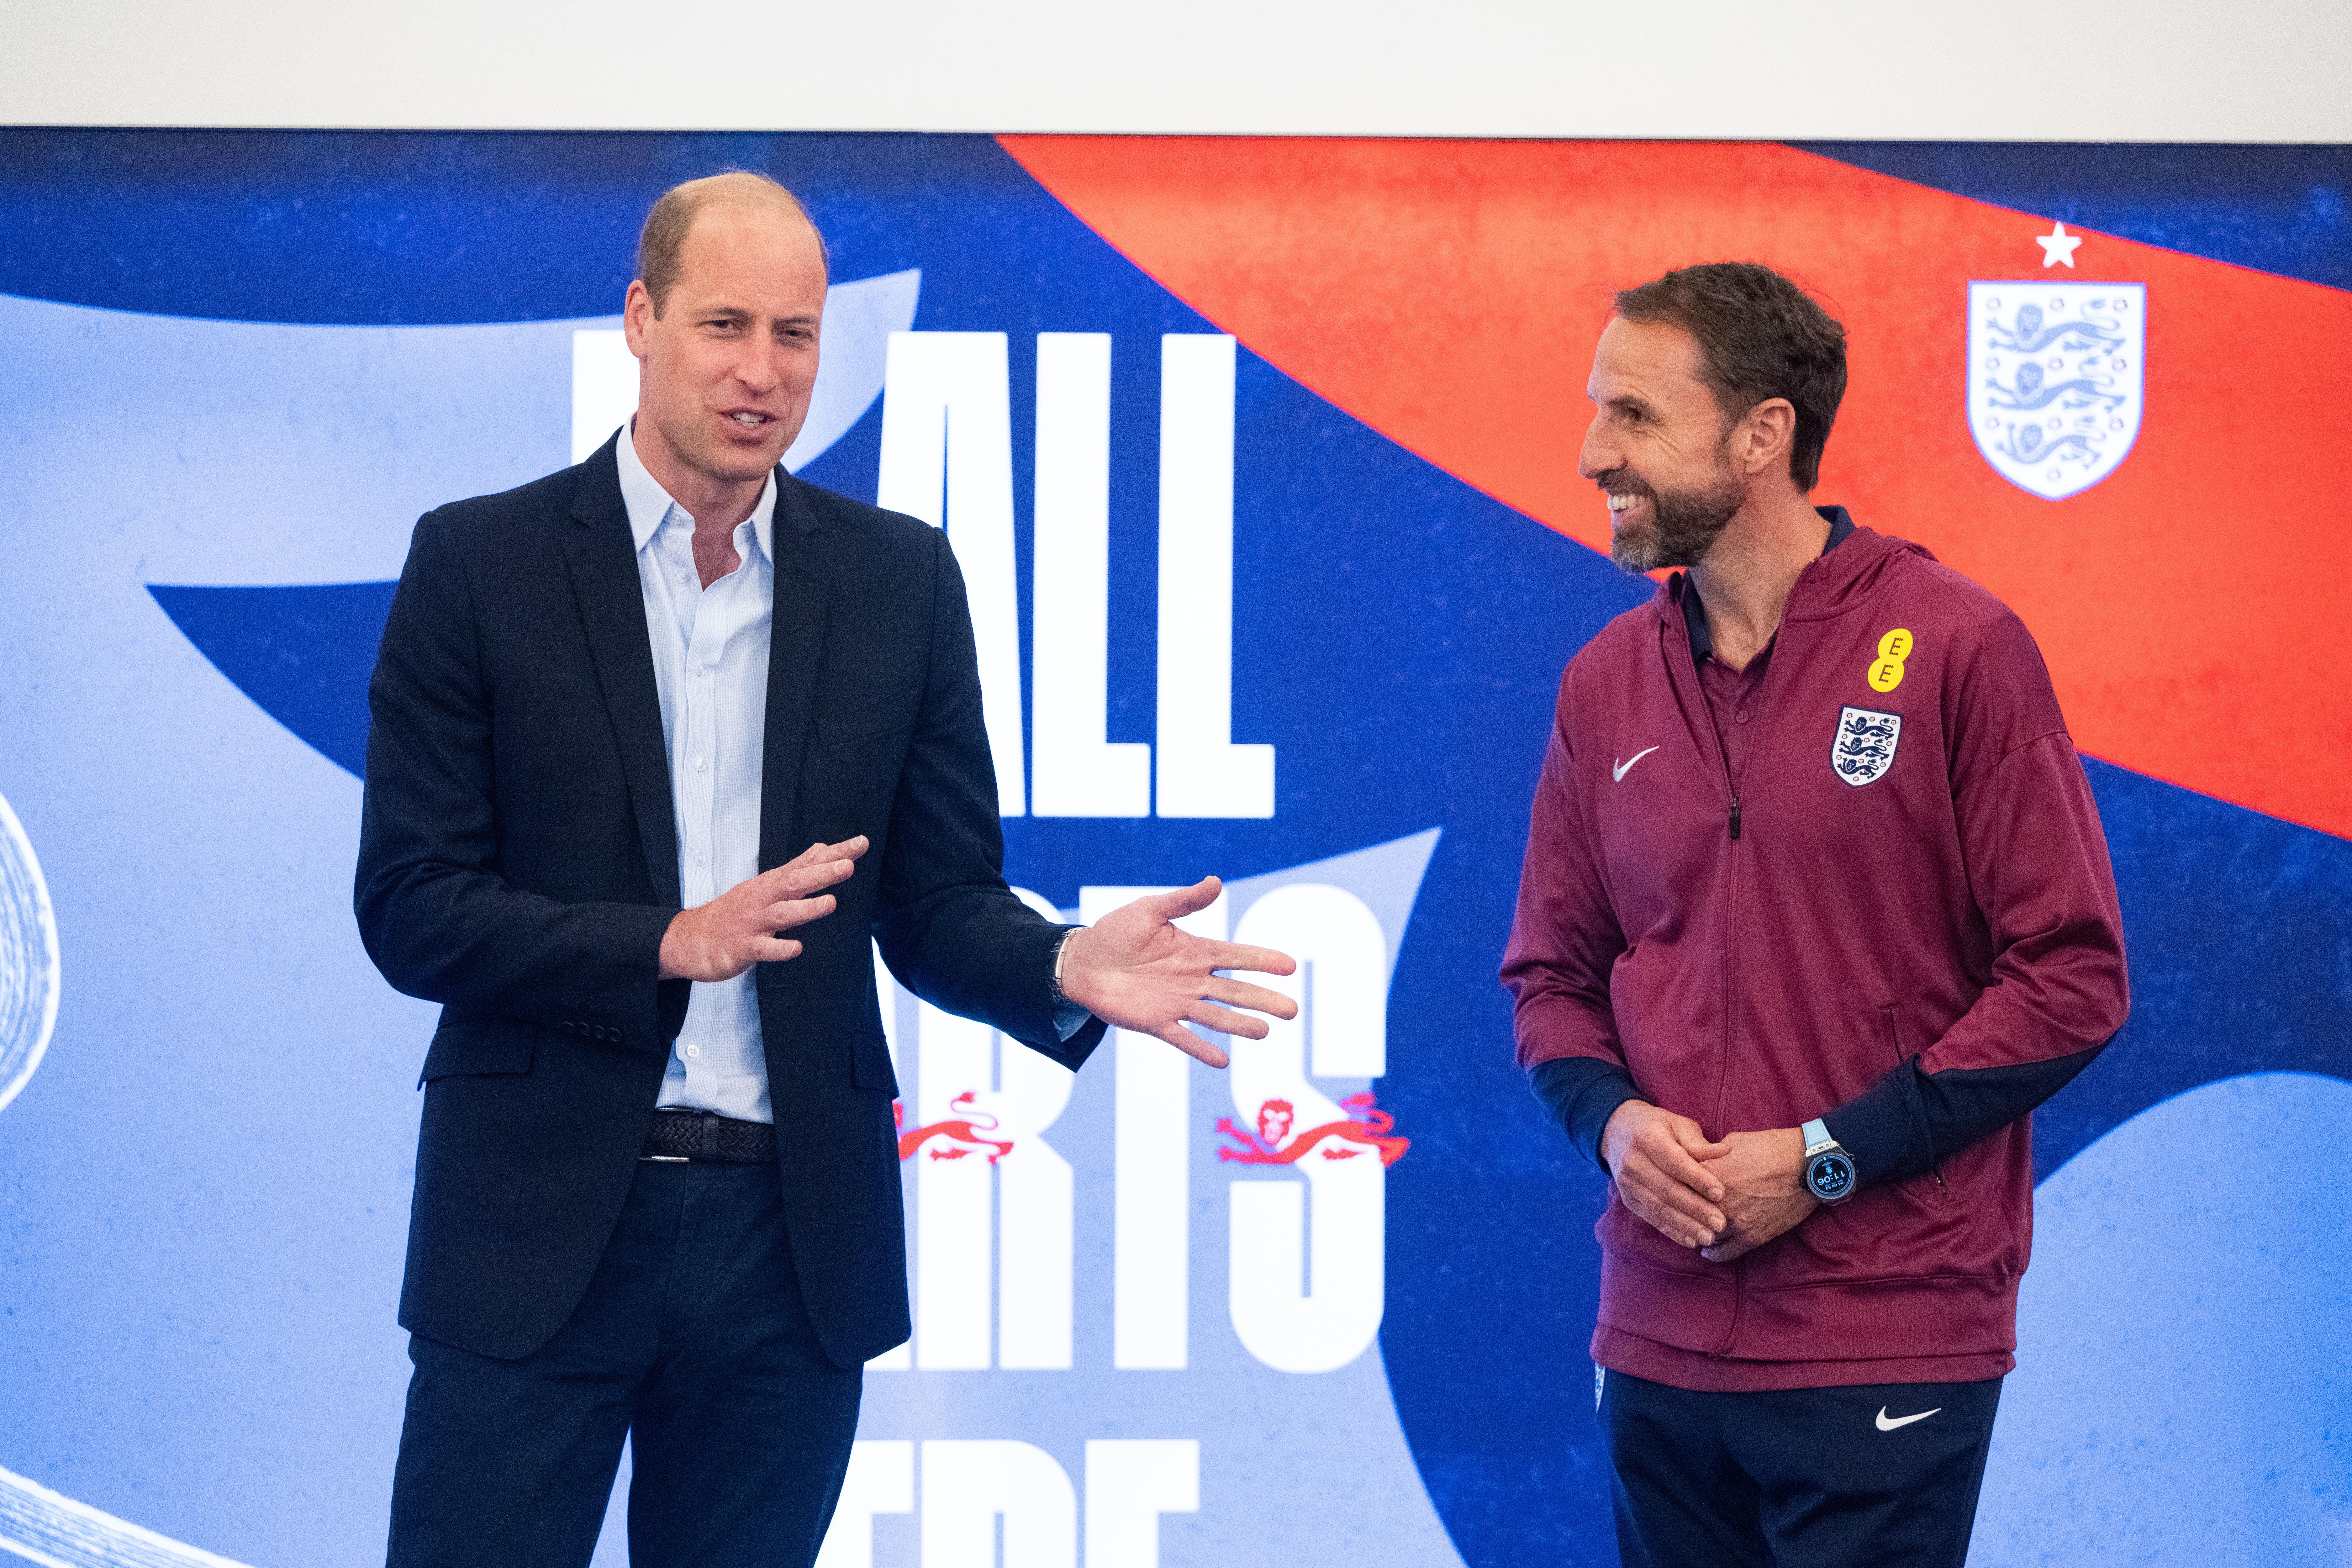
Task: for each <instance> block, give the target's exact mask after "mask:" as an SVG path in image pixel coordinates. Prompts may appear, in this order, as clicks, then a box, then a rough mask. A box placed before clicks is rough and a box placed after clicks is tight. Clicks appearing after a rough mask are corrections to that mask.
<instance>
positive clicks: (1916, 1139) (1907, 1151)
mask: <svg viewBox="0 0 2352 1568" xmlns="http://www.w3.org/2000/svg"><path fill="white" fill-rule="evenodd" d="M2105 1049H2106V1047H2105V1046H2093V1047H2091V1048H2090V1049H2089V1050H2087V1051H2076V1052H2074V1054H2073V1055H2072V1056H2063V1057H2053V1058H2050V1059H2049V1060H2047V1061H2039V1062H2020V1063H2017V1064H2015V1065H2014V1066H2011V1067H1998V1068H1968V1069H1966V1070H1961V1069H1957V1068H1955V1069H1952V1070H1948V1071H1945V1072H1938V1073H1927V1072H1921V1071H1920V1070H1919V1060H1918V1058H1916V1057H1914V1058H1912V1059H1911V1060H1909V1061H1907V1062H1905V1063H1904V1064H1903V1065H1902V1066H1901V1067H1898V1068H1895V1070H1894V1071H1893V1072H1890V1073H1888V1074H1887V1075H1886V1076H1885V1078H1883V1079H1879V1080H1878V1081H1877V1082H1876V1083H1874V1084H1873V1085H1872V1086H1871V1087H1870V1088H1869V1089H1864V1091H1863V1092H1862V1093H1861V1094H1859V1095H1856V1096H1855V1097H1854V1098H1853V1099H1852V1100H1847V1101H1846V1102H1845V1103H1844V1104H1843V1105H1841V1106H1839V1107H1838V1108H1837V1109H1836V1110H1832V1111H1831V1112H1830V1113H1829V1114H1828V1115H1826V1116H1824V1117H1822V1121H1823V1122H1825V1123H1827V1124H1828V1127H1829V1130H1830V1136H1831V1137H1832V1138H1834V1139H1836V1140H1837V1141H1838V1142H1839V1144H1840V1145H1841V1146H1843V1148H1844V1150H1845V1152H1847V1153H1849V1154H1851V1155H1853V1174H1854V1184H1855V1185H1857V1186H1868V1185H1870V1184H1872V1183H1874V1182H1895V1181H1901V1180H1902V1179H1903V1178H1905V1177H1906V1176H1916V1175H1918V1174H1920V1173H1923V1172H1927V1171H1931V1170H1934V1169H1935V1168H1936V1164H1937V1161H1939V1160H1942V1159H1945V1158H1947V1157H1948V1156H1950V1155H1953V1154H1957V1153H1958V1152H1960V1151H1961V1150H1963V1149H1965V1148H1967V1147H1968V1146H1969V1144H1971V1143H1973V1142H1976V1141H1977V1140H1978V1139H1979V1138H1982V1137H1984V1136H1985V1135H1986V1134H1988V1133H1990V1132H1994V1131H1999V1130H2000V1129H2001V1128H2003V1127H2006V1126H2008V1125H2009V1124H2010V1123H2011V1122H2012V1121H2016V1120H2017V1119H2018V1118H2019V1117H2021V1116H2023V1115H2024V1114H2025V1113H2026V1112H2028V1111H2030V1110H2032V1109H2033V1108H2034V1107H2035V1106H2037V1105H2040V1104H2041V1103H2042V1101H2043V1100H2048V1099H2049V1098H2050V1097H2051V1096H2052V1095H2053V1094H2055V1093H2057V1092H2058V1091H2059V1090H2060V1089H2063V1088H2065V1087H2066V1085H2067V1084H2068V1083H2070V1082H2072V1081H2073V1080H2074V1075H2075V1074H2077V1073H2079V1072H2081V1071H2082V1070H2083V1069H2084V1068H2086V1067H2089V1066H2090V1065H2091V1058H2094V1057H2095V1056H2097V1055H2098V1054H2099V1053H2100V1052H2101V1051H2103V1050H2105Z"/></svg>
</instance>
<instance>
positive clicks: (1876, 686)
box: [1870, 626, 1911, 691]
mask: <svg viewBox="0 0 2352 1568" xmlns="http://www.w3.org/2000/svg"><path fill="white" fill-rule="evenodd" d="M1910 657H1911V634H1910V632H1909V631H1907V630H1906V629H1905V628H1904V627H1902V626H1897V627H1895V629H1894V630H1893V631H1891V632H1889V633H1887V634H1886V635H1885V637H1880V638H1879V639H1878V657H1877V658H1874V659H1873V660H1871V661H1870V689H1872V690H1873V691H1892V690H1894V689H1895V688H1896V687H1898V686H1900V685H1902V684H1903V661H1904V660H1905V659H1906V658H1910Z"/></svg>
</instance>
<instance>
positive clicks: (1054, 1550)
mask: <svg viewBox="0 0 2352 1568" xmlns="http://www.w3.org/2000/svg"><path fill="white" fill-rule="evenodd" d="M999 1514H1002V1515H1003V1516H1004V1559H1003V1560H1004V1563H1005V1564H1006V1568H1077V1563H1078V1499H1077V1494H1076V1491H1074V1490H1073V1489H1071V1486H1070V1478H1069V1476H1068V1475H1067V1474H1066V1473H1065V1472H1064V1471H1063V1469H1062V1467H1061V1466H1060V1465H1058V1464H1056V1463H1055V1462H1054V1456H1053V1455H1051V1454H1049V1453H1047V1452H1045V1449H1043V1448H1039V1447H1034V1446H1032V1445H1030V1444H1027V1443H1013V1442H1005V1441H1002V1440H982V1441H933V1442H927V1443H925V1444H924V1445H923V1568H997V1556H996V1516H997V1515H999Z"/></svg>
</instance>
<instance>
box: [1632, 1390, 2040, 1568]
mask: <svg viewBox="0 0 2352 1568" xmlns="http://www.w3.org/2000/svg"><path fill="white" fill-rule="evenodd" d="M1600 1405H1601V1408H1600V1419H1601V1440H1602V1442H1603V1443H1604V1444H1605V1445H1606V1446H1607V1447H1608V1451H1609V1461H1610V1468H1611V1470H1612V1490H1613V1492H1614V1500H1615V1506H1616V1515H1617V1550H1618V1554H1619V1556H1620V1557H1621V1558H1622V1560H1623V1562H1624V1565H1625V1568H1717V1565H1718V1564H1720V1565H1722V1568H1734V1565H1737V1568H1962V1565H1963V1564H1964V1563H1966V1561H1967V1559H1968V1554H1969V1531H1970V1529H1971V1528H1972V1527H1973V1526H1974V1524H1975V1522H1976V1512H1977V1491H1978V1489H1979V1487H1981V1486H1982V1485H1983V1483H1984V1468H1985V1455H1986V1452H1987V1451H1988V1450H1989V1449H1990V1447H1991V1444H1992V1420H1993V1411H1994V1409H1995V1407H1996V1406H1998V1405H2000V1379H1999V1378H1997V1377H1996V1378H1990V1379H1988V1380H1986V1381H1985V1382H1982V1383H1882V1384H1865V1385H1858V1386H1854V1387H1849V1388H1794V1389H1788V1390H1783V1391H1779V1392H1774V1393H1767V1394H1696V1393H1693V1392H1691V1391H1689V1390H1687V1389H1681V1388H1669V1387H1667V1386H1666V1385H1665V1384H1659V1383H1650V1382H1647V1381H1645V1380H1644V1379H1642V1378H1638V1377H1629V1376H1627V1375H1626V1374H1625V1373H1619V1372H1612V1373H1605V1374H1604V1375H1603V1377H1602V1380H1601V1398H1600Z"/></svg>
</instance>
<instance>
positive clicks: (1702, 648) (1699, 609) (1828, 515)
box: [762, 506, 1853, 663]
mask: <svg viewBox="0 0 2352 1568" xmlns="http://www.w3.org/2000/svg"><path fill="white" fill-rule="evenodd" d="M1813 510H1815V511H1817V512H1819V513H1821V514H1822V521H1823V522H1826V523H1828V524H1829V525H1830V537H1829V542H1828V543H1826V544H1824V545H1822V554H1823V555H1827V554H1828V553H1829V552H1831V551H1832V550H1835V549H1836V548H1837V547H1838V546H1839V545H1841V544H1843V543H1844V542H1846V541H1847V540H1848V539H1851V538H1852V537H1853V519H1852V518H1851V517H1848V516H1847V515H1846V511H1845V508H1843V507H1842V506H1817V507H1815V508H1813ZM762 548H765V547H764V546H763V547H762ZM1682 584H1683V629H1684V630H1685V631H1686V632H1688V633H1689V634H1690V646H1691V661H1692V662H1693V663H1696V662H1697V661H1699V660H1700V659H1703V658H1708V657H1709V656H1711V655H1712V654H1713V653H1714V652H1715V637H1714V636H1713V635H1712V634H1711V633H1709V632H1708V631H1707V629H1706V605H1702V604H1700V603H1699V602H1698V584H1696V583H1694V582H1692V581H1691V577H1690V574H1689V573H1687V572H1685V573H1684V574H1682Z"/></svg>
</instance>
